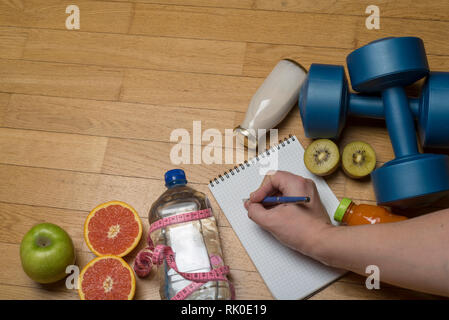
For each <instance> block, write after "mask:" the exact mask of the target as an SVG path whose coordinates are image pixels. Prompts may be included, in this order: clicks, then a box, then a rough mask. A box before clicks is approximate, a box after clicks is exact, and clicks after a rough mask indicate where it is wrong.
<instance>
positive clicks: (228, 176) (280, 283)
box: [209, 136, 344, 300]
mask: <svg viewBox="0 0 449 320" xmlns="http://www.w3.org/2000/svg"><path fill="white" fill-rule="evenodd" d="M303 154H304V149H303V147H302V146H301V144H300V143H299V142H298V139H297V138H296V137H295V136H290V138H288V139H284V141H281V142H280V144H279V145H276V146H274V147H272V148H271V149H269V150H267V151H266V152H264V153H262V154H260V155H258V156H257V157H255V158H253V159H251V160H249V161H247V162H244V163H242V164H240V165H238V166H236V167H234V169H231V170H229V171H227V172H225V173H224V174H223V175H219V176H218V177H216V178H215V179H213V180H211V182H210V184H209V189H210V191H211V192H212V194H213V196H214V197H215V199H216V200H217V202H218V204H219V206H220V207H221V209H222V210H223V212H224V214H225V215H226V217H227V219H228V220H229V222H230V224H231V226H232V228H233V229H234V231H235V233H236V234H237V236H238V237H239V239H240V241H241V243H242V244H243V246H244V248H245V249H246V251H247V252H248V255H249V256H250V258H251V259H252V261H253V263H254V265H255V266H256V268H257V270H258V271H259V273H260V275H261V276H262V278H263V279H264V281H265V283H266V285H267V286H268V288H269V290H270V291H271V293H272V295H273V296H274V297H275V298H276V299H282V300H285V299H288V300H291V299H303V298H307V297H308V296H310V295H311V294H313V293H314V292H316V291H318V290H319V289H321V288H323V287H324V286H326V285H328V284H329V283H331V282H332V281H334V280H336V279H337V278H339V277H341V276H342V275H343V274H344V271H342V270H337V269H333V268H330V267H327V266H325V265H323V264H321V263H320V262H318V261H315V260H313V259H311V258H309V257H307V256H304V255H301V254H300V253H298V252H296V251H294V250H292V249H289V248H288V247H286V246H284V245H282V244H281V243H279V242H278V241H277V240H276V239H275V238H274V237H273V236H272V235H271V234H270V233H269V232H266V231H265V230H263V229H262V228H260V227H259V226H258V225H257V224H255V223H254V222H253V221H252V220H250V219H249V218H248V214H247V211H246V209H245V208H244V206H243V202H242V199H244V198H249V194H250V193H251V192H252V191H254V190H256V189H257V188H258V187H259V186H260V184H261V182H262V180H263V177H264V175H265V173H266V172H267V171H268V170H283V171H289V172H291V173H294V174H297V175H301V176H304V177H306V178H309V179H313V180H314V181H315V183H316V185H317V188H318V192H319V194H320V197H321V201H322V202H323V204H324V206H325V208H326V210H327V212H328V214H329V216H331V215H333V213H334V212H335V209H336V208H337V206H338V204H339V201H338V200H337V198H336V197H335V195H334V193H333V192H332V190H331V189H330V188H329V186H328V185H327V183H326V182H325V181H324V180H323V179H322V178H320V177H317V176H315V175H313V174H311V173H310V172H309V171H308V170H307V169H306V167H305V165H304V161H303ZM331 217H332V216H331ZM331 220H332V221H333V219H331ZM237 298H238V297H237Z"/></svg>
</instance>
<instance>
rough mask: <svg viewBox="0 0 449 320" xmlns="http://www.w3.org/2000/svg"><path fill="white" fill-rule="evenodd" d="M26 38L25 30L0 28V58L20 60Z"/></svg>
mask: <svg viewBox="0 0 449 320" xmlns="http://www.w3.org/2000/svg"><path fill="white" fill-rule="evenodd" d="M27 37H28V32H27V31H26V30H23V29H18V28H5V27H0V58H4V59H20V58H22V56H23V49H24V47H25V41H26V40H27Z"/></svg>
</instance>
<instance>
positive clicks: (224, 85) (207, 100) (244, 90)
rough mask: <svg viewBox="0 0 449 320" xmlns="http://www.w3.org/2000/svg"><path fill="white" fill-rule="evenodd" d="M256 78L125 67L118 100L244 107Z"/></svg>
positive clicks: (251, 93)
mask: <svg viewBox="0 0 449 320" xmlns="http://www.w3.org/2000/svg"><path fill="white" fill-rule="evenodd" d="M262 82H263V79H260V78H249V77H237V76H222V75H211V74H193V73H183V72H168V71H155V70H132V69H131V70H126V71H125V77H124V79H123V87H122V91H121V96H120V101H124V102H141V103H150V104H162V105H168V106H187V107H194V108H203V109H213V110H229V111H240V112H244V111H246V108H247V106H248V103H249V101H250V99H251V97H252V95H253V94H254V92H255V91H256V90H257V88H258V87H259V86H260V84H261V83H262Z"/></svg>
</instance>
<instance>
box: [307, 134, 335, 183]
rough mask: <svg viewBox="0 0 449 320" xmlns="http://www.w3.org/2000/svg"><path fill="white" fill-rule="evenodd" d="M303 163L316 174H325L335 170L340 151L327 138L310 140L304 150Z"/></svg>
mask: <svg viewBox="0 0 449 320" xmlns="http://www.w3.org/2000/svg"><path fill="white" fill-rule="evenodd" d="M304 164H305V165H306V167H307V169H308V170H309V171H310V172H312V173H313V174H316V175H318V176H327V175H330V174H331V173H333V172H334V171H335V170H337V168H338V165H339V164H340V151H339V150H338V147H337V145H336V144H335V143H334V142H333V141H331V140H329V139H319V140H315V141H314V142H312V143H311V144H310V145H309V146H308V147H307V149H306V151H305V152H304Z"/></svg>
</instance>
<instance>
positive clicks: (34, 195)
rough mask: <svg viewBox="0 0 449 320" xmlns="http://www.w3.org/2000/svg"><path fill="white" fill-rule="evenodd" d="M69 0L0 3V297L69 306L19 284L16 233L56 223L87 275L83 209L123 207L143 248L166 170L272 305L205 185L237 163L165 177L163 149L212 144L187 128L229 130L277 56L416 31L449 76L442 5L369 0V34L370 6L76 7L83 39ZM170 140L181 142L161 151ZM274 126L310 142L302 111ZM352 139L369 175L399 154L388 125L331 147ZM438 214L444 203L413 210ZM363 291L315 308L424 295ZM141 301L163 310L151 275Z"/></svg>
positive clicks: (328, 52)
mask: <svg viewBox="0 0 449 320" xmlns="http://www.w3.org/2000/svg"><path fill="white" fill-rule="evenodd" d="M69 4H73V2H71V1H68V0H47V1H40V0H26V1H25V0H4V1H0V181H1V183H0V221H1V222H0V250H1V252H2V255H3V258H2V259H1V260H0V267H1V269H2V270H3V272H2V273H1V274H0V299H78V295H77V292H76V291H74V290H68V289H66V288H65V285H64V282H63V281H62V282H58V283H56V284H53V285H45V286H43V285H39V284H37V283H35V282H33V281H31V280H30V279H29V278H28V277H27V276H26V275H25V274H24V272H23V271H22V269H21V267H20V257H19V254H18V251H19V244H20V241H21V239H22V237H23V235H24V234H25V232H26V231H27V230H28V229H29V228H31V227H32V226H33V225H34V224H36V223H39V222H44V221H47V222H52V223H56V224H58V225H61V226H62V227H63V228H64V229H65V230H67V231H68V232H69V234H70V235H71V237H72V238H73V240H74V242H75V246H76V248H77V259H78V260H77V264H78V265H79V266H80V267H83V266H84V265H86V264H87V262H88V261H90V260H91V259H92V258H93V254H92V253H90V252H89V250H88V248H87V246H86V244H85V243H84V241H83V223H84V219H85V217H86V216H87V214H88V212H89V211H90V210H91V209H92V208H93V207H95V206H96V205H98V204H99V203H101V202H105V201H109V200H114V199H117V200H122V201H125V202H128V203H130V204H131V205H132V206H134V207H135V208H136V209H137V211H138V212H139V214H140V216H141V218H142V221H143V224H144V230H145V233H144V237H146V236H147V229H148V212H149V209H150V207H151V204H152V203H153V202H154V201H155V200H156V199H157V197H158V196H159V195H160V194H161V193H162V192H163V191H164V190H165V187H164V183H163V174H164V172H165V171H166V170H167V169H171V168H172V167H174V166H179V167H181V168H183V169H185V170H186V173H187V175H188V179H189V181H190V183H191V184H192V186H193V187H194V188H195V189H197V190H199V191H201V192H204V193H206V195H207V196H208V197H209V199H210V200H211V204H212V207H213V210H214V214H215V216H216V218H217V223H218V225H219V230H220V238H221V241H222V246H223V253H224V258H225V261H226V263H227V264H229V265H230V266H231V276H232V280H233V282H234V284H235V286H236V291H237V298H239V299H272V298H273V297H272V295H271V294H270V292H269V290H268V289H267V287H266V285H265V284H264V282H263V280H262V278H261V277H260V275H259V274H258V272H257V270H256V268H255V267H254V265H253V263H252V262H251V260H250V258H249V256H248V255H247V254H246V251H245V250H244V248H243V247H242V245H241V243H240V241H239V239H238V237H237V236H236V234H235V232H234V231H233V229H232V228H231V227H230V224H229V222H228V221H227V219H226V217H225V216H224V214H223V212H222V211H221V209H220V208H219V206H218V204H217V202H216V201H215V199H214V198H213V197H212V195H211V193H210V192H209V189H208V186H207V183H208V182H209V180H210V179H213V178H214V177H215V176H216V175H218V174H222V173H223V172H224V171H225V170H229V169H230V168H232V167H234V165H235V164H216V163H212V164H208V165H205V164H203V165H200V164H185V163H184V164H179V165H175V164H172V163H171V161H170V157H169V156H170V152H171V151H172V149H173V147H174V146H175V145H177V144H178V142H180V143H182V145H184V146H185V145H187V146H189V148H190V150H191V151H192V150H193V148H194V147H201V148H202V149H201V150H204V147H205V146H206V145H207V144H208V143H209V141H207V140H204V139H201V140H195V141H193V139H192V137H193V133H194V132H193V122H194V121H201V128H202V131H203V132H204V131H205V130H207V129H217V130H218V131H220V132H222V133H223V132H224V130H226V129H232V128H234V127H235V126H237V125H239V124H240V123H241V122H242V121H243V119H244V117H245V112H246V109H247V106H248V103H249V102H250V99H251V97H252V96H253V94H254V92H255V91H256V90H257V88H258V87H259V85H260V84H261V83H262V82H263V79H264V78H265V77H266V76H267V75H268V74H269V72H270V71H271V70H272V68H273V67H274V66H275V65H276V63H277V62H278V61H279V60H280V59H286V58H288V59H293V60H295V61H297V62H299V63H301V64H302V65H303V66H304V67H306V68H308V67H309V66H310V64H312V63H327V64H344V62H345V58H346V55H347V54H348V53H350V52H351V50H353V49H355V48H356V47H358V46H361V45H363V44H365V43H367V42H369V41H372V40H374V39H377V38H380V37H385V36H401V35H415V36H420V37H422V38H423V39H424V41H425V45H426V50H427V53H428V59H429V64H430V67H431V69H432V70H439V71H446V70H448V69H449V59H448V56H449V55H448V53H447V52H448V49H449V43H448V42H447V39H448V36H449V2H448V1H446V0H435V1H433V2H432V4H431V5H430V4H429V3H427V2H416V1H414V0H397V1H388V0H379V1H377V2H376V3H375V4H376V5H378V6H379V7H380V10H381V29H380V30H377V31H376V30H367V29H366V28H365V19H366V17H367V14H366V13H365V8H366V6H367V5H370V4H374V3H371V1H369V0H361V1H357V2H354V1H351V0H339V1H332V0H315V1H302V0H227V1H219V0H103V1H95V0H80V1H77V2H76V3H75V4H77V5H78V6H79V8H80V11H81V29H80V30H74V31H68V30H66V28H65V20H66V18H67V16H68V14H67V13H65V8H66V7H67V6H68V5H69ZM418 89H419V84H418V85H415V86H413V87H412V88H411V89H409V92H410V93H412V94H416V93H417V92H418V91H419V90H418ZM174 129H184V130H185V133H188V134H189V135H190V137H191V139H188V141H181V140H180V139H177V138H176V137H175V138H176V139H174V140H173V139H171V134H172V133H173V130H174ZM278 129H279V139H281V138H283V137H286V136H288V135H289V134H294V135H296V136H297V137H298V139H299V141H300V142H301V144H302V145H303V146H304V147H307V146H308V145H309V144H310V143H311V142H312V140H311V139H309V138H307V137H305V134H304V130H303V126H302V122H301V119H300V116H299V112H298V109H297V107H294V108H292V111H291V112H290V113H289V114H288V116H287V117H286V119H285V120H284V121H282V122H281V123H280V124H279V125H278ZM355 140H364V141H367V142H369V143H370V144H371V145H372V146H373V147H374V149H375V151H376V154H377V157H378V162H377V165H378V166H381V165H382V164H383V163H385V162H387V161H389V160H391V159H392V158H393V156H394V155H393V150H392V148H391V143H390V142H389V138H388V133H387V131H386V128H385V123H384V122H383V121H379V120H375V121H373V120H366V119H352V118H351V119H349V120H348V124H347V127H346V128H345V130H344V131H343V133H342V136H341V138H340V139H339V141H338V144H339V146H340V147H341V148H343V147H344V145H345V144H346V143H348V142H351V141H355ZM223 151H224V150H223V149H222V152H223ZM439 152H441V151H439ZM298 161H299V159H298ZM326 181H327V182H328V184H329V185H330V187H331V189H332V190H333V191H334V193H335V194H336V196H337V197H338V198H342V197H350V198H353V199H354V200H356V201H357V202H358V203H368V204H375V197H374V193H373V189H372V185H371V181H370V180H369V179H367V180H361V181H356V180H351V179H349V178H347V176H346V175H345V174H344V173H343V172H342V171H341V170H338V171H337V172H335V173H334V174H333V175H331V176H329V177H326ZM448 207H449V197H447V198H445V199H443V200H441V201H440V202H438V203H437V204H435V205H434V206H433V207H430V208H424V209H419V210H416V211H414V212H408V213H409V214H413V215H419V214H425V213H428V212H431V211H434V210H437V209H439V208H448ZM144 246H145V243H144V241H141V243H140V244H139V246H138V249H139V248H143V247H144ZM136 253H137V250H135V251H134V252H132V253H131V254H130V255H129V256H128V257H127V260H128V262H130V263H132V261H133V259H134V257H135V254H136ZM364 281H365V278H364V277H363V276H357V275H354V274H352V273H349V274H348V275H346V276H345V277H343V278H341V279H339V280H338V281H337V282H335V283H333V284H332V285H330V286H329V287H327V288H325V289H324V290H322V291H320V292H318V293H317V294H316V295H315V296H314V297H312V299H433V298H435V297H434V296H431V295H426V294H422V293H417V292H413V291H409V290H405V289H401V288H397V287H394V286H391V285H388V284H381V290H371V291H370V290H367V289H366V287H365V284H364ZM136 298H137V299H159V293H158V282H157V279H155V278H154V275H153V276H150V277H149V278H148V279H139V280H138V284H137V292H136Z"/></svg>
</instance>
